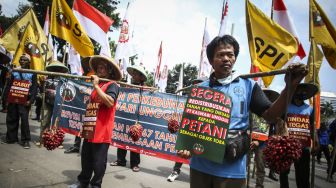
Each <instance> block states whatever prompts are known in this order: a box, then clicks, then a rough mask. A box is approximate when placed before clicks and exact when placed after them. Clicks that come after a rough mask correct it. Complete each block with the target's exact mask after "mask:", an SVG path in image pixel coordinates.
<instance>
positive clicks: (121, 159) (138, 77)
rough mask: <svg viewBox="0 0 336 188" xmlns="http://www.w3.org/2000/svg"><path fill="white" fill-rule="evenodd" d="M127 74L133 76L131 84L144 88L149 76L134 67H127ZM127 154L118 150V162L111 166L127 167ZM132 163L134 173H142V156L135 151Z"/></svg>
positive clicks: (137, 67) (138, 67) (132, 154)
mask: <svg viewBox="0 0 336 188" xmlns="http://www.w3.org/2000/svg"><path fill="white" fill-rule="evenodd" d="M127 72H128V74H130V75H131V76H132V80H131V83H132V84H134V85H140V86H143V85H144V83H145V82H146V81H147V74H146V72H145V69H144V68H143V67H142V66H138V65H133V66H130V67H127ZM126 154H127V150H125V149H121V148H118V149H117V160H116V161H114V162H111V163H110V165H111V166H126ZM130 163H131V169H132V171H133V172H139V171H140V167H139V164H140V154H139V153H137V152H134V151H131V154H130Z"/></svg>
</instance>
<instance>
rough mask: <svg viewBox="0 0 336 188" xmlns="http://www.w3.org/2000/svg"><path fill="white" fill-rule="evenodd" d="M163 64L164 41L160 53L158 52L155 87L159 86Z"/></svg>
mask: <svg viewBox="0 0 336 188" xmlns="http://www.w3.org/2000/svg"><path fill="white" fill-rule="evenodd" d="M161 62H162V41H161V44H160V48H159V52H158V62H157V65H156V69H155V74H154V85H156V84H159V80H160V67H161Z"/></svg>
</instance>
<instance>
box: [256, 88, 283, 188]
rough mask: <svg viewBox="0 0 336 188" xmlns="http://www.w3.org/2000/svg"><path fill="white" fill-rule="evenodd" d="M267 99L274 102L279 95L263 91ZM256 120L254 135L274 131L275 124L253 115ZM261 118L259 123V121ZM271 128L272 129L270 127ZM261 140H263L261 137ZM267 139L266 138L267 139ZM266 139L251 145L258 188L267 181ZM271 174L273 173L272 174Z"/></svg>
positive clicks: (268, 90)
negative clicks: (264, 151) (264, 152)
mask: <svg viewBox="0 0 336 188" xmlns="http://www.w3.org/2000/svg"><path fill="white" fill-rule="evenodd" d="M263 91H264V93H265V95H266V96H267V98H268V99H269V100H270V101H271V102H274V101H275V100H276V99H277V98H278V97H279V95H280V94H279V93H278V92H276V91H273V90H270V89H263ZM253 118H254V119H255V121H254V122H255V124H254V125H253V133H252V134H254V133H255V134H260V133H261V134H269V129H272V126H274V124H272V125H269V124H267V122H265V121H264V120H262V119H261V118H259V117H257V116H255V115H253ZM258 118H259V121H257V120H258ZM270 126H271V127H270ZM259 138H262V137H261V136H260V137H259ZM265 139H266V138H265ZM265 139H253V140H252V142H251V144H250V149H251V150H253V151H254V162H255V163H254V164H255V166H256V186H255V187H256V188H263V187H264V179H265V173H266V172H265V162H264V156H263V150H264V147H265V141H266V140H265ZM270 174H271V172H270Z"/></svg>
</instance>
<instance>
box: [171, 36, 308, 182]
mask: <svg viewBox="0 0 336 188" xmlns="http://www.w3.org/2000/svg"><path fill="white" fill-rule="evenodd" d="M206 52H207V57H208V59H209V62H210V64H211V65H212V68H213V69H214V72H213V73H212V74H211V75H210V78H209V80H207V81H205V82H203V83H201V84H200V86H203V87H210V88H213V89H217V90H220V91H222V92H224V93H226V94H227V95H229V96H231V101H232V108H231V116H230V117H231V118H230V125H229V126H230V127H229V129H230V130H229V131H228V137H229V138H230V137H232V136H237V137H241V136H243V135H246V134H241V133H242V132H244V131H246V130H247V129H248V116H249V110H250V111H251V112H253V113H255V114H257V115H258V116H261V117H263V118H264V119H265V120H266V121H268V122H275V120H276V119H277V118H278V117H280V116H281V115H282V113H283V112H284V111H285V109H286V106H287V100H286V99H287V95H289V97H291V96H292V95H293V91H295V89H296V87H297V85H298V84H299V83H300V81H301V80H302V79H303V78H304V76H305V75H306V74H307V73H308V70H307V67H306V66H305V65H303V64H296V63H295V64H291V65H289V66H288V70H289V71H288V72H287V73H286V76H285V82H286V87H285V89H284V90H283V91H282V92H281V94H280V96H279V98H278V99H277V100H276V101H275V102H274V103H273V104H272V103H271V102H270V101H269V100H268V99H267V97H266V96H265V94H264V93H263V92H262V90H261V88H260V87H259V85H258V84H257V83H255V82H254V81H253V80H252V79H243V78H239V76H238V75H237V74H236V72H233V71H232V68H233V66H234V64H235V62H236V58H237V56H238V53H239V44H238V42H237V41H236V40H235V39H234V38H233V37H232V36H230V35H224V36H222V37H216V38H214V39H213V40H212V41H211V42H210V43H209V44H208V46H207V50H206ZM289 75H291V76H289ZM243 152H244V153H246V152H247V151H243ZM177 153H178V155H180V156H181V157H185V158H190V157H191V152H190V151H188V150H180V151H178V152H177ZM245 186H246V155H244V156H243V157H242V158H239V159H236V160H235V161H232V162H229V161H226V160H225V159H223V163H222V164H219V163H214V162H212V161H209V160H207V159H205V158H200V157H197V156H192V157H191V160H190V187H191V188H198V187H207V188H211V187H235V188H236V187H245Z"/></svg>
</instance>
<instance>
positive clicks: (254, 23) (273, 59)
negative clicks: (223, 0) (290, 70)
mask: <svg viewBox="0 0 336 188" xmlns="http://www.w3.org/2000/svg"><path fill="white" fill-rule="evenodd" d="M246 29H247V37H248V43H249V48H250V56H251V61H252V63H253V65H255V66H257V67H258V68H259V69H260V71H261V72H267V71H272V70H276V69H280V68H281V67H283V66H284V65H285V64H286V63H287V62H288V60H289V59H290V58H292V57H293V56H294V55H295V54H296V52H297V49H298V44H297V41H296V40H295V38H294V36H292V35H291V34H290V33H289V32H288V31H286V30H285V29H284V28H282V27H281V26H280V25H278V24H277V23H275V22H274V21H273V20H271V19H270V18H268V17H267V16H266V15H265V14H264V13H263V12H261V11H260V10H259V9H258V8H257V7H256V6H254V5H253V4H252V3H251V2H250V1H248V0H246ZM273 78H274V76H269V77H263V81H264V84H265V86H266V87H268V86H269V85H270V84H271V83H272V80H273Z"/></svg>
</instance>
